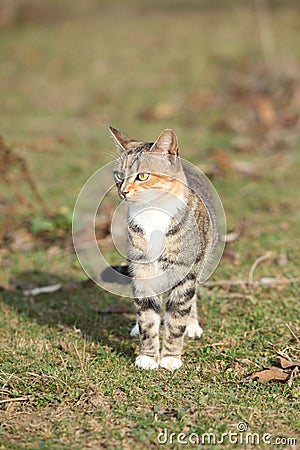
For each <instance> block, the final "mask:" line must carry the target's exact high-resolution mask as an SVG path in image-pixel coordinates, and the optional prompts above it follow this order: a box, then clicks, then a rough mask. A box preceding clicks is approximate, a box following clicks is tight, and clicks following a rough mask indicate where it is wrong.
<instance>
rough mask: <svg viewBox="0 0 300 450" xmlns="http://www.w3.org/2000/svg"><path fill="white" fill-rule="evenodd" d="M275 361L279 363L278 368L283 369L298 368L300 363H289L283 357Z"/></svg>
mask: <svg viewBox="0 0 300 450" xmlns="http://www.w3.org/2000/svg"><path fill="white" fill-rule="evenodd" d="M276 360H277V361H278V362H279V364H280V366H281V367H282V368H283V369H289V368H292V367H300V361H289V360H288V359H286V358H283V356H278V357H277V358H276Z"/></svg>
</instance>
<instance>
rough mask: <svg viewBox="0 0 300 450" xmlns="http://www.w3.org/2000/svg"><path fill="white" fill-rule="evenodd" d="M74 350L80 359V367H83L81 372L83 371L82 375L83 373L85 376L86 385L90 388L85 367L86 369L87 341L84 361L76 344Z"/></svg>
mask: <svg viewBox="0 0 300 450" xmlns="http://www.w3.org/2000/svg"><path fill="white" fill-rule="evenodd" d="M74 349H75V352H76V355H77V358H78V361H79V364H80V367H81V370H82V373H83V376H84V380H85V383H86V385H87V386H89V385H90V383H89V380H88V377H87V373H86V370H85V367H84V356H85V340H84V347H83V359H82V358H81V356H80V353H79V351H78V348H77V345H75V344H74Z"/></svg>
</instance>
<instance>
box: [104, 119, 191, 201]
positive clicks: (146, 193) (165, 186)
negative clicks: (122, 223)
mask: <svg viewBox="0 0 300 450" xmlns="http://www.w3.org/2000/svg"><path fill="white" fill-rule="evenodd" d="M110 132H111V134H112V136H113V138H114V141H115V144H116V147H117V149H118V151H119V157H118V159H117V160H116V164H115V167H114V178H115V182H116V186H117V188H118V192H119V195H120V196H121V197H122V198H124V199H125V200H128V201H131V202H138V201H139V200H141V201H142V199H145V198H146V197H148V200H149V199H150V195H151V196H152V197H153V196H154V197H155V196H156V197H157V196H159V195H163V193H170V194H172V195H175V196H179V195H181V194H182V191H183V189H184V182H185V177H184V173H183V170H182V166H181V163H180V158H179V157H178V141H177V137H176V134H175V133H174V131H173V130H171V129H166V130H164V131H163V132H162V133H161V134H160V135H159V137H158V138H157V139H156V141H155V142H142V141H137V140H136V139H131V138H129V137H128V136H126V135H125V134H124V133H121V132H120V131H118V130H116V129H115V128H112V127H111V128H110Z"/></svg>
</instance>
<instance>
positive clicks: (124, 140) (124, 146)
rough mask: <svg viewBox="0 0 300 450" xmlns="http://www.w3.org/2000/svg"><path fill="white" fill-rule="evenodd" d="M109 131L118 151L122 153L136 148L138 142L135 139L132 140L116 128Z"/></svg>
mask: <svg viewBox="0 0 300 450" xmlns="http://www.w3.org/2000/svg"><path fill="white" fill-rule="evenodd" d="M109 131H110V132H111V135H112V137H113V138H114V141H115V144H116V147H117V149H118V150H119V151H121V152H123V151H126V150H128V149H130V148H132V147H134V146H135V145H134V143H136V142H137V141H136V140H135V139H130V138H129V137H128V136H126V134H124V133H122V132H121V131H119V130H116V128H113V127H109Z"/></svg>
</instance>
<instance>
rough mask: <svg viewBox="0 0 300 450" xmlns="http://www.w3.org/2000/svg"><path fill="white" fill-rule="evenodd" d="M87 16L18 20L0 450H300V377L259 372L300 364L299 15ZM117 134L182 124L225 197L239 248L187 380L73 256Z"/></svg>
mask: <svg viewBox="0 0 300 450" xmlns="http://www.w3.org/2000/svg"><path fill="white" fill-rule="evenodd" d="M28 3H29V4H30V2H28ZM87 3H88V5H89V8H88V9H87V10H85V9H84V7H83V6H82V10H80V8H79V7H78V8H79V10H78V11H77V10H75V11H71V10H70V7H69V8H67V6H66V5H67V3H66V2H63V7H64V8H66V14H64V10H60V9H59V5H58V4H56V2H55V3H54V6H53V8H54V9H51V7H50V6H49V8H48V9H47V10H45V11H44V13H43V14H42V13H41V14H37V11H39V10H38V9H36V8H38V6H37V4H36V3H35V2H33V13H32V14H25V15H24V14H23V13H22V14H23V15H22V14H20V15H18V14H17V13H15V12H12V13H11V16H9V19H7V20H6V21H3V20H2V22H1V24H2V30H1V40H0V53H1V67H0V84H1V88H2V93H1V108H0V123H1V130H0V133H1V135H2V137H3V143H2V144H1V152H2V154H1V160H2V163H1V164H0V172H1V175H2V184H1V189H2V191H3V195H2V200H1V204H0V208H1V211H0V213H1V219H2V223H1V228H0V233H1V239H2V246H1V249H0V266H1V273H0V284H1V286H2V290H1V291H0V296H1V297H0V298H1V303H0V308H1V315H0V342H1V354H0V360H1V365H0V380H1V391H0V393H1V398H0V448H3V449H21V448H22V449H23V448H28V449H33V448H44V449H45V448H46V449H63V448H65V449H69V448H72V449H83V448H84V449H85V448H87V449H88V448H91V449H99V448H108V449H131V448H137V449H144V448H153V449H154V448H157V447H162V448H167V447H169V446H170V445H173V447H174V448H192V447H193V442H194V443H195V442H197V441H195V439H196V438H197V436H198V437H199V439H200V443H201V436H202V434H203V433H213V436H207V437H206V438H205V439H206V441H205V442H204V444H205V445H204V446H203V448H207V449H210V448H224V449H226V448H228V449H231V448H233V446H234V447H235V446H237V447H238V446H240V447H243V448H270V444H269V443H268V437H266V433H267V434H268V435H272V438H271V439H272V444H273V446H274V445H276V448H296V446H295V445H294V446H293V441H292V440H289V439H291V438H295V439H296V438H298V443H299V434H298V433H299V379H297V378H295V380H294V382H293V383H290V384H288V383H280V382H276V381H273V382H270V383H257V382H256V381H251V382H249V381H245V379H244V377H245V375H247V374H249V373H251V372H253V371H255V370H259V369H262V368H264V367H266V366H269V365H272V364H273V361H274V359H275V358H276V356H278V354H279V353H280V354H283V355H286V356H287V357H289V358H291V359H294V360H295V359H299V353H300V352H299V339H300V338H299V335H300V323H299V291H300V289H299V265H300V258H299V219H300V216H299V210H300V209H299V207H300V201H299V195H298V191H299V170H300V155H299V143H300V140H299V120H298V114H299V110H300V87H299V76H298V74H299V57H298V56H299V45H300V44H299V42H300V39H299V38H300V31H299V13H300V9H299V6H298V4H297V2H286V3H285V5H284V6H283V5H282V4H281V5H280V3H279V2H274V3H275V7H274V8H272V9H268V8H267V9H265V7H267V2H261V3H259V2H256V3H255V4H256V9H255V8H254V5H251V4H247V5H246V3H244V2H237V1H228V3H227V2H226V7H225V6H224V5H223V4H222V3H220V2H215V5H211V4H209V2H196V1H192V0H191V1H188V2H184V3H183V2H177V1H176V2H173V3H171V2H170V1H167V0H164V1H162V2H159V1H158V0H157V1H154V2H151V3H149V2H146V1H141V2H137V1H134V0H133V1H131V2H129V1H127V2H123V3H122V6H121V5H119V4H118V3H117V2H110V4H109V5H105V4H104V2H103V3H102V2H100V3H99V4H97V5H96V4H94V3H93V2H92V1H90V2H87ZM258 3H259V5H265V6H259V5H258ZM46 4H47V2H46ZM79 4H80V2H79ZM61 8H62V7H61ZM109 125H112V126H115V127H117V128H119V129H121V130H123V131H124V132H126V133H127V134H129V135H131V136H133V137H136V138H138V139H141V140H153V139H155V138H156V137H157V136H158V134H159V133H160V132H161V131H162V130H163V129H164V128H167V127H172V128H173V129H174V130H175V131H176V133H177V135H178V138H179V143H180V151H181V154H182V156H183V157H185V158H186V159H189V160H190V161H191V162H193V163H194V164H196V165H198V166H199V167H200V168H202V170H204V171H205V173H207V174H208V176H209V177H210V178H211V180H212V182H213V183H214V185H215V187H216V189H217V190H218V192H219V194H220V197H221V199H222V202H223V204H224V209H225V212H226V217H227V228H228V233H229V235H230V236H231V242H229V243H228V244H227V245H226V249H225V253H224V257H223V258H222V260H221V262H220V265H219V267H218V269H217V270H216V272H215V273H214V275H213V277H212V278H211V279H210V280H209V282H210V283H211V284H208V285H206V286H203V287H201V289H200V291H199V320H200V324H201V326H202V328H203V329H204V333H203V336H202V337H201V340H186V342H185V345H184V355H183V361H184V366H183V367H182V368H181V369H180V370H178V371H175V372H173V373H170V372H167V371H164V370H156V371H150V372H149V371H142V370H140V369H138V368H135V367H134V364H133V362H134V359H135V357H136V355H137V352H138V341H137V340H136V339H131V338H130V337H129V331H130V329H131V327H132V325H133V324H134V311H133V307H132V301H131V300H130V299H129V298H124V297H123V298H122V297H117V296H115V295H112V294H110V293H109V292H106V291H104V290H101V288H99V287H98V286H96V285H93V284H92V283H89V282H86V281H85V279H86V275H85V273H84V271H83V270H82V268H81V267H80V265H79V263H78V261H77V259H76V255H75V253H74V250H73V247H72V241H71V227H70V225H71V215H72V210H73V207H74V204H75V201H76V198H77V195H78V193H79V191H80V189H81V187H82V185H83V184H84V182H85V181H86V180H87V179H88V177H89V176H90V175H92V174H93V173H94V171H95V170H96V169H98V168H99V167H101V166H102V165H103V164H104V163H106V162H108V161H110V160H111V158H112V156H111V152H112V151H113V143H112V140H111V139H110V137H109V132H108V126H109ZM8 149H11V150H10V159H9V158H8V156H7V155H8ZM5 158H6V159H5ZM8 159H9V161H10V162H9V163H8ZM5 161H6V162H7V164H6V165H5ZM24 162H25V164H27V166H28V173H29V175H28V177H27V179H26V177H25V175H26V173H27V172H26V171H25V169H24V167H25V166H24ZM28 180H33V185H31V186H30V184H29V183H28ZM37 194H39V195H40V197H41V199H42V201H40V200H39V197H38V195H37ZM28 201H31V203H30V204H29V203H28ZM104 222H105V221H104ZM106 226H107V223H106V222H105V223H102V222H101V223H100V225H99V227H100V229H99V233H100V234H101V233H102V235H100V238H101V239H102V238H103V239H107V236H106V234H107V231H105V227H106ZM107 253H108V254H109V255H110V257H111V258H112V261H114V258H115V255H114V253H113V251H112V250H111V248H110V247H109V246H108V247H107ZM260 257H263V258H262V259H258V258H260ZM253 279H254V283H251V281H253ZM255 280H260V281H258V282H257V281H256V282H255ZM236 281H237V282H239V283H241V284H235V282H236ZM249 281H250V282H249ZM56 283H60V284H61V285H62V289H60V290H58V291H57V292H54V293H45V294H40V295H37V296H33V295H25V294H24V291H26V289H30V288H32V287H36V286H47V285H53V284H56ZM114 308H115V309H114ZM246 428H247V430H246ZM161 433H162V434H161ZM171 433H175V434H174V435H172V436H170V435H171ZM180 433H185V435H186V436H183V435H181V436H179V434H180ZM192 433H193V434H192ZM222 433H238V439H239V441H238V442H239V443H238V444H235V443H234V442H232V441H230V439H234V438H235V435H233V436H231V438H229V437H228V436H224V437H223V439H224V443H221V437H222ZM247 433H250V435H251V436H252V434H253V433H257V435H258V436H259V439H260V443H259V444H258V442H257V441H256V443H255V445H256V447H255V446H253V445H251V442H250V443H248V444H247V442H246V435H247ZM251 436H250V437H251ZM264 436H265V437H264ZM250 437H249V439H250ZM252 437H253V436H252ZM276 438H278V439H279V440H278V441H277V442H275V439H276ZM193 439H194V440H193ZM209 439H210V443H209V441H208V440H209ZM213 439H216V440H217V441H218V442H217V443H214V441H213ZM256 439H257V438H256Z"/></svg>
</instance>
